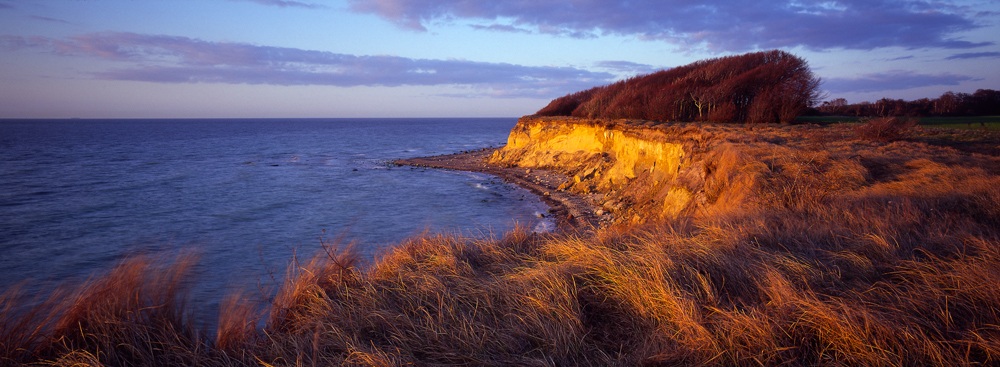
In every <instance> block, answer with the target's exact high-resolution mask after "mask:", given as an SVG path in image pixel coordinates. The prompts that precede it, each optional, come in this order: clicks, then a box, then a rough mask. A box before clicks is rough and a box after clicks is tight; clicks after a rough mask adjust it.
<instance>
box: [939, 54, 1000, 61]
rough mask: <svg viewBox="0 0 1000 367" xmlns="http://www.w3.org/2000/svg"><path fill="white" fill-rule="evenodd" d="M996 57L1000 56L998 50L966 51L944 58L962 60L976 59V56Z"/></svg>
mask: <svg viewBox="0 0 1000 367" xmlns="http://www.w3.org/2000/svg"><path fill="white" fill-rule="evenodd" d="M984 57H985V58H996V57H1000V52H968V53H963V54H954V55H951V56H948V57H946V58H944V59H945V60H964V59H978V58H984Z"/></svg>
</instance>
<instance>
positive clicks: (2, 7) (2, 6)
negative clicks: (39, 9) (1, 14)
mask: <svg viewBox="0 0 1000 367" xmlns="http://www.w3.org/2000/svg"><path fill="white" fill-rule="evenodd" d="M0 9H14V6H13V5H10V4H7V3H0Z"/></svg>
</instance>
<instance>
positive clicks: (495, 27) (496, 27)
mask: <svg viewBox="0 0 1000 367" xmlns="http://www.w3.org/2000/svg"><path fill="white" fill-rule="evenodd" d="M469 27H471V28H472V29H475V30H480V31H492V32H504V33H527V34H531V33H532V32H531V30H528V29H523V28H517V27H515V26H512V25H506V24H490V25H489V26H484V25H478V24H472V25H470V26H469Z"/></svg>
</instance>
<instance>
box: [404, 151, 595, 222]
mask: <svg viewBox="0 0 1000 367" xmlns="http://www.w3.org/2000/svg"><path fill="white" fill-rule="evenodd" d="M499 149H500V148H483V149H479V150H473V151H468V152H460V153H453V154H445V155H437V156H430V157H418V158H409V159H399V160H396V161H393V163H394V164H397V165H400V166H414V167H428V168H438V169H449V170H457V171H470V172H479V173H485V174H489V175H493V176H496V177H499V178H500V179H502V180H504V181H505V182H508V183H511V184H514V185H517V186H519V187H521V188H524V189H526V190H528V191H531V193H533V194H535V195H537V196H538V198H539V199H541V200H542V202H544V203H545V204H546V205H548V206H549V208H550V209H549V213H550V214H551V215H552V216H553V218H554V219H555V224H556V228H558V229H559V230H560V231H563V232H572V231H579V230H587V229H592V228H598V227H600V226H601V225H602V224H603V223H604V222H605V221H608V220H607V218H604V217H603V216H601V215H598V214H597V209H598V208H597V206H596V205H594V204H593V201H592V199H591V198H590V197H589V196H599V195H598V194H592V195H588V196H581V195H576V194H572V193H569V192H565V191H561V190H559V189H558V188H559V186H560V185H562V184H564V183H566V182H569V181H570V178H569V177H567V176H565V175H563V174H561V173H559V172H556V171H552V170H545V169H537V168H531V169H528V168H523V167H501V166H497V165H492V164H488V163H486V160H487V159H488V158H489V157H490V156H491V155H492V154H493V152H495V151H497V150H499Z"/></svg>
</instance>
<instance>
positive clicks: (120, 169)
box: [0, 118, 553, 303]
mask: <svg viewBox="0 0 1000 367" xmlns="http://www.w3.org/2000/svg"><path fill="white" fill-rule="evenodd" d="M516 122H517V119H515V118H498V119H483V118H475V119H204V120H200V119H184V120H160V119H157V120H0V291H2V290H6V289H8V288H9V287H11V286H12V285H13V284H17V283H18V282H21V281H23V280H27V279H34V280H35V281H37V282H42V283H46V282H47V283H58V282H62V281H66V280H75V281H79V280H82V279H85V278H86V277H88V276H90V275H91V274H93V273H94V272H99V271H103V270H107V269H109V268H110V267H111V266H112V265H113V264H114V263H116V262H117V261H119V260H120V259H122V258H123V257H124V256H126V255H128V254H132V253H137V252H143V253H165V254H174V253H179V252H181V251H194V252H196V253H198V254H200V256H201V260H200V261H201V262H200V264H199V266H198V267H197V268H196V273H197V274H196V279H198V280H197V281H198V286H197V287H195V289H196V291H195V294H194V296H195V298H200V299H203V300H205V302H207V303H214V302H215V301H214V300H217V298H218V297H220V296H221V295H222V294H223V293H225V292H226V291H227V289H231V288H234V287H237V288H247V287H249V288H250V289H256V287H257V283H258V282H263V283H269V282H271V279H270V275H269V273H274V274H277V275H281V274H284V269H285V267H286V265H287V264H288V262H289V261H290V260H291V257H292V254H293V252H297V253H298V254H299V256H300V257H302V256H303V255H308V254H312V253H313V252H315V251H317V250H318V249H319V244H320V241H321V238H325V239H326V240H333V239H335V238H337V237H342V238H343V239H344V240H345V241H354V242H355V243H356V246H357V249H358V250H359V251H360V253H361V254H362V255H363V257H364V258H366V259H368V260H371V259H373V258H374V257H376V256H378V254H379V253H380V252H382V251H384V250H385V249H387V248H391V247H392V246H394V245H396V244H397V243H399V242H400V241H401V240H403V239H405V238H407V237H410V236H413V235H415V234H419V233H422V232H424V231H429V232H431V233H437V232H445V233H458V234H462V235H468V236H478V237H486V236H491V235H497V236H499V235H501V234H502V233H503V232H505V231H508V230H510V229H512V228H513V226H514V225H515V223H520V224H522V225H524V226H527V228H529V229H535V230H537V231H546V230H549V229H551V228H552V227H553V226H552V223H551V222H549V221H548V220H546V219H540V218H539V217H538V214H539V213H541V212H544V211H545V209H546V207H545V206H544V204H542V203H540V202H539V201H538V200H537V198H536V197H534V196H533V195H531V194H530V193H528V192H527V191H525V190H523V189H520V188H517V187H515V186H512V185H509V184H506V183H504V182H502V181H500V180H499V179H496V178H494V177H491V176H488V175H484V174H478V173H469V172H457V171H446V170H434V169H412V168H410V167H396V166H393V165H390V164H388V162H391V161H392V160H395V159H399V158H410V157H418V156H429V155H438V154H447V153H454V152H459V151H463V150H470V149H479V148H485V147H491V146H499V145H502V144H504V143H505V142H506V140H507V135H508V133H509V132H510V129H511V128H512V127H514V124H515V123H516ZM324 231H325V232H324Z"/></svg>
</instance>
